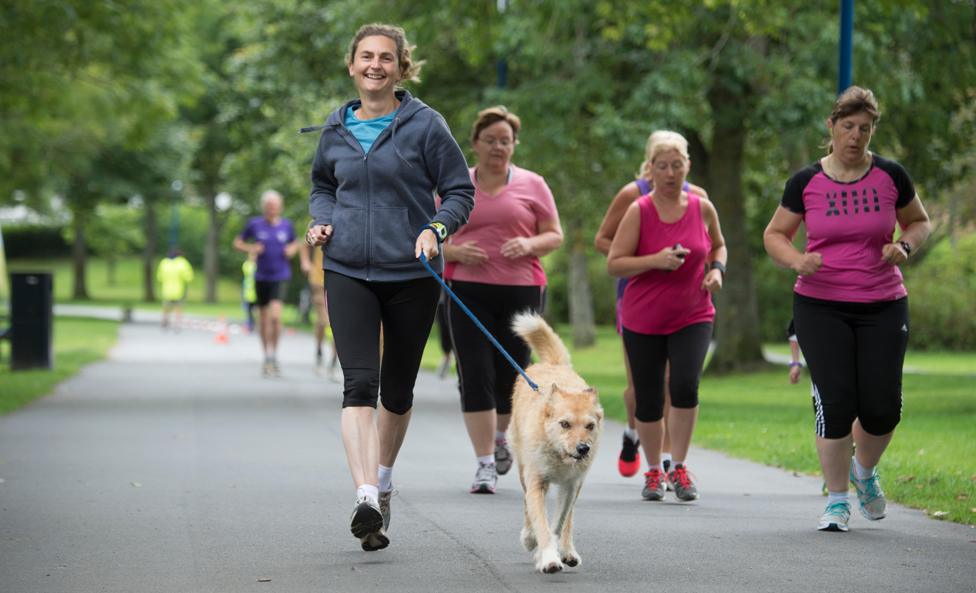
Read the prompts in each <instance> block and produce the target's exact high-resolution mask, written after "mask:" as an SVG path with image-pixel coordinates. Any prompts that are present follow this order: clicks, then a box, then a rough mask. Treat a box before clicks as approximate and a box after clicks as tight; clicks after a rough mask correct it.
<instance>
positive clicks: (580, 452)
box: [570, 443, 590, 460]
mask: <svg viewBox="0 0 976 593" xmlns="http://www.w3.org/2000/svg"><path fill="white" fill-rule="evenodd" d="M589 454H590V446H589V445H587V444H586V443H580V444H578V445H576V455H570V457H573V458H574V459H578V460H582V459H586V456H587V455H589Z"/></svg>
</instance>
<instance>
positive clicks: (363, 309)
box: [305, 24, 474, 551]
mask: <svg viewBox="0 0 976 593" xmlns="http://www.w3.org/2000/svg"><path fill="white" fill-rule="evenodd" d="M412 49H413V48H412V47H411V46H410V45H409V44H408V42H407V40H406V36H405V35H404V32H403V29H401V28H400V27H395V26H391V25H380V24H372V25H365V26H363V27H361V28H360V29H359V31H357V33H356V35H355V36H354V37H353V39H352V41H351V42H350V44H349V53H348V54H347V55H346V64H347V65H348V68H349V76H350V77H351V78H352V79H353V81H354V83H355V85H356V90H357V91H358V94H359V98H358V99H354V100H352V101H350V102H348V103H346V104H345V105H343V106H342V107H340V108H339V109H337V110H336V111H335V112H333V113H332V114H331V115H330V116H329V118H328V120H327V121H326V123H325V125H324V126H323V127H322V136H321V138H320V140H319V145H318V149H317V151H316V153H315V160H314V162H313V164H312V192H311V196H310V199H309V201H310V204H309V208H310V211H311V214H312V218H313V223H312V225H311V226H310V227H309V229H308V232H307V233H306V237H305V240H306V242H307V243H308V244H309V245H320V246H322V248H323V249H324V251H325V257H324V259H323V268H324V269H325V286H326V289H327V291H328V294H329V318H330V319H331V320H332V332H333V337H334V339H335V345H336V350H337V351H338V353H339V362H340V364H341V365H342V372H343V375H344V377H345V385H344V390H343V402H342V408H343V409H342V440H343V443H344V445H345V449H346V458H347V461H348V462H349V468H350V471H351V473H352V478H353V482H354V483H355V485H356V488H357V493H356V495H357V500H356V506H355V509H354V510H353V514H352V519H351V530H352V533H353V535H354V536H355V537H357V538H359V539H360V542H361V544H362V548H363V550H366V551H372V550H380V549H382V548H385V547H386V546H387V545H389V541H390V540H389V537H388V536H387V533H386V531H387V530H388V529H389V525H390V497H391V496H392V495H393V492H394V490H393V484H392V471H393V463H394V462H395V461H396V457H397V453H398V452H399V450H400V445H401V444H402V443H403V438H404V435H405V434H406V431H407V425H408V423H409V421H410V411H411V407H412V405H413V388H414V383H415V382H416V380H417V371H418V370H419V368H420V359H421V356H422V355H423V351H424V346H425V344H426V342H427V338H428V336H429V334H430V330H431V326H432V325H433V322H434V315H435V312H436V309H437V300H438V297H439V295H440V287H439V285H438V284H437V282H436V280H434V278H432V277H431V276H430V274H429V273H428V272H427V271H426V270H425V268H424V267H423V265H422V264H421V262H420V261H418V260H419V258H420V255H421V253H423V254H424V256H425V257H426V258H427V259H428V260H429V261H430V262H431V264H432V265H433V266H434V267H435V269H437V270H439V271H443V265H444V264H443V261H442V260H443V258H441V257H438V256H439V252H440V249H439V245H440V243H441V242H443V241H444V239H446V238H447V236H448V235H450V234H451V233H453V232H454V231H456V230H457V229H458V228H459V227H460V226H461V225H463V224H464V223H465V222H466V221H467V218H468V214H469V213H470V212H471V209H472V208H473V207H474V187H473V186H472V184H471V179H470V177H469V175H468V169H467V165H466V163H465V161H464V155H463V154H462V152H461V149H460V147H459V146H458V144H457V142H456V141H455V140H454V137H453V136H452V135H451V131H450V129H449V128H448V127H447V124H446V122H445V121H444V118H443V117H442V116H441V115H440V114H439V113H437V112H436V111H434V110H433V109H431V108H430V107H428V106H427V105H425V104H424V103H423V102H421V101H420V100H419V99H416V98H414V97H413V96H411V95H410V93H408V92H406V91H404V90H400V89H399V88H398V86H399V83H400V82H402V81H408V80H415V79H416V78H417V74H418V73H419V70H420V64H419V63H415V62H413V61H412V59H411V55H410V54H411V50H412ZM435 194H436V195H438V196H440V202H441V205H440V208H437V207H436V205H435V202H434V196H435ZM381 324H382V331H383V339H384V347H383V354H382V357H383V360H382V364H380V327H381ZM381 369H382V370H381ZM377 399H379V402H380V403H381V404H382V405H381V406H379V412H378V418H374V413H373V410H374V409H376V408H377V405H376V404H377Z"/></svg>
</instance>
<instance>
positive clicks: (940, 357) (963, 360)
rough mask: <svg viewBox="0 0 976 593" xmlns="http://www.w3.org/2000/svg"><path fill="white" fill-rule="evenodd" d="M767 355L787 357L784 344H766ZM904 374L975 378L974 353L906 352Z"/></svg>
mask: <svg viewBox="0 0 976 593" xmlns="http://www.w3.org/2000/svg"><path fill="white" fill-rule="evenodd" d="M763 349H764V350H765V351H766V352H767V353H773V354H778V355H780V356H789V355H790V347H789V346H787V345H785V344H766V345H764V346H763ZM905 372H906V373H926V374H936V375H968V376H970V377H976V352H911V351H910V352H908V354H906V355H905Z"/></svg>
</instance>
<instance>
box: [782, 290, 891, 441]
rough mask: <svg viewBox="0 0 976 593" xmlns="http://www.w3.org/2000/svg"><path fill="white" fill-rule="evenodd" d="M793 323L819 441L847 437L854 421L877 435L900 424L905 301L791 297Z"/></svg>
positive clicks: (885, 432)
mask: <svg viewBox="0 0 976 593" xmlns="http://www.w3.org/2000/svg"><path fill="white" fill-rule="evenodd" d="M793 321H794V325H795V326H796V337H797V340H798V341H799V343H800V350H802V351H803V357H804V358H806V361H807V367H809V369H810V378H811V379H812V381H813V409H814V414H815V417H816V431H817V436H820V437H824V438H828V439H839V438H843V437H846V436H847V435H848V434H850V432H851V424H852V423H853V422H854V419H855V418H857V419H860V421H861V426H862V427H863V428H864V430H865V431H866V432H867V433H868V434H872V435H876V436H881V435H885V434H888V433H889V432H891V431H893V430H894V429H895V426H897V425H898V422H899V420H901V403H902V395H901V375H902V365H903V363H904V361H905V349H906V348H907V346H908V297H903V298H900V299H897V300H894V301H881V302H877V303H849V302H840V301H825V300H821V299H814V298H810V297H805V296H803V295H799V294H794V295H793Z"/></svg>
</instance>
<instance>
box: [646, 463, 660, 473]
mask: <svg viewBox="0 0 976 593" xmlns="http://www.w3.org/2000/svg"><path fill="white" fill-rule="evenodd" d="M655 467H656V468H657V469H658V471H659V472H661V473H662V474H663V473H664V463H663V462H658V464H657V465H650V466H648V469H649V470H651V469H654V468H655Z"/></svg>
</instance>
